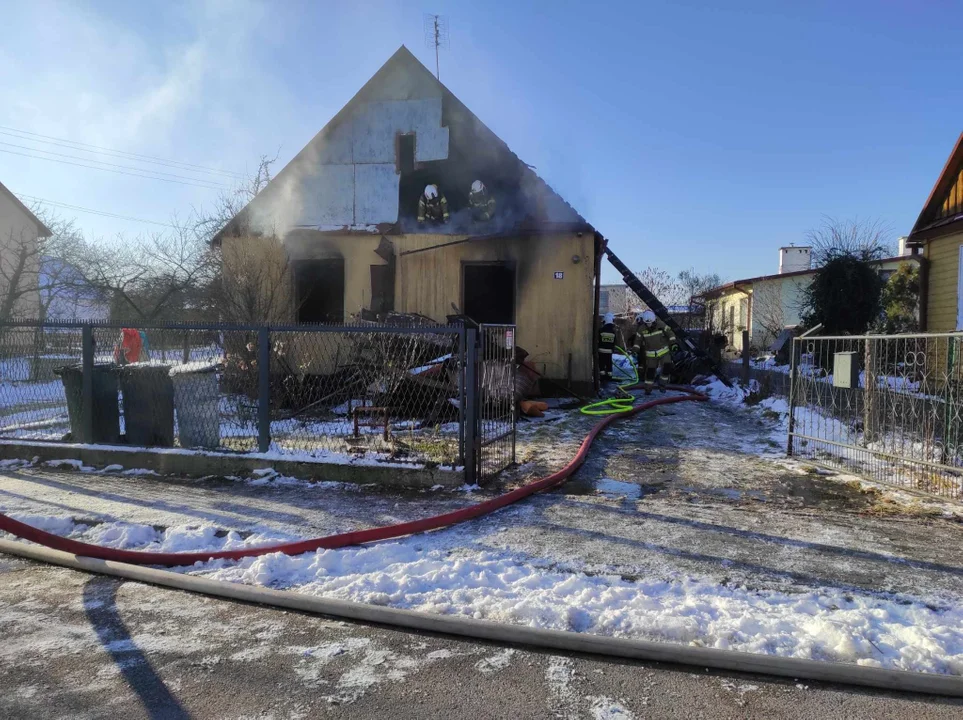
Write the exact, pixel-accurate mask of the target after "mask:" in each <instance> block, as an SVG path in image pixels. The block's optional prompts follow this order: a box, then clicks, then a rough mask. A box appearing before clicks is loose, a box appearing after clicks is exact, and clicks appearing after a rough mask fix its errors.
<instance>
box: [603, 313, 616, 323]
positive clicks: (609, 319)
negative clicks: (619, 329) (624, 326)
mask: <svg viewBox="0 0 963 720" xmlns="http://www.w3.org/2000/svg"><path fill="white" fill-rule="evenodd" d="M602 322H603V323H604V324H606V325H608V324H609V323H614V322H615V314H614V313H605V315H603V316H602Z"/></svg>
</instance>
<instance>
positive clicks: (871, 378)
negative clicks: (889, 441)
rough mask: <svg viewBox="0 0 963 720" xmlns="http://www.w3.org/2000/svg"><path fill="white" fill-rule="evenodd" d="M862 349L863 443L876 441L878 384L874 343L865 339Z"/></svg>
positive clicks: (869, 339) (870, 339)
mask: <svg viewBox="0 0 963 720" xmlns="http://www.w3.org/2000/svg"><path fill="white" fill-rule="evenodd" d="M864 342H865V343H866V347H865V348H864V349H863V355H864V359H863V367H864V370H863V442H865V443H871V442H873V441H875V440H876V394H877V392H878V390H879V382H878V381H877V379H876V343H874V342H873V340H872V338H869V337H867V338H866V339H865V341H864Z"/></svg>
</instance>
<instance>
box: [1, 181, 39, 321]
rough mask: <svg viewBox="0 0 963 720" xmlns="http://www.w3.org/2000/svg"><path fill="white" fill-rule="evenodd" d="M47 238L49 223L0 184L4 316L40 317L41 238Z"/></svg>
mask: <svg viewBox="0 0 963 720" xmlns="http://www.w3.org/2000/svg"><path fill="white" fill-rule="evenodd" d="M45 237H50V230H49V229H48V228H47V226H46V225H44V224H43V223H42V222H41V221H40V220H39V219H38V218H37V216H36V215H34V214H33V213H32V212H30V209H29V208H28V207H27V206H26V205H24V204H23V203H22V202H20V200H19V198H17V196H16V195H14V194H13V193H12V192H10V191H9V190H8V189H7V188H6V187H5V186H4V185H3V183H0V319H3V318H8V319H9V318H11V317H22V318H35V317H37V314H38V311H39V307H40V293H39V290H38V287H39V284H38V276H39V270H40V246H39V239H40V238H45Z"/></svg>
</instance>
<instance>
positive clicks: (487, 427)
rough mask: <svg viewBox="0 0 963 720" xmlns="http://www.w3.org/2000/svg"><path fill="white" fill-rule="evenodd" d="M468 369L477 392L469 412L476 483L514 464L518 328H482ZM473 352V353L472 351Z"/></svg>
mask: <svg viewBox="0 0 963 720" xmlns="http://www.w3.org/2000/svg"><path fill="white" fill-rule="evenodd" d="M476 337H477V343H476V347H475V348H474V349H472V348H469V354H470V355H473V356H474V357H470V358H469V362H468V365H469V368H471V367H474V369H475V373H473V374H474V378H472V379H471V380H470V381H469V383H468V386H469V388H470V389H473V390H474V392H472V393H470V395H472V398H471V400H470V405H474V407H473V408H471V407H470V408H469V409H468V411H467V412H466V418H468V420H467V422H468V423H469V424H471V418H475V419H476V422H475V423H474V428H473V429H474V430H475V432H474V443H473V445H474V447H473V448H472V449H473V451H474V452H472V453H471V455H472V456H473V457H470V458H466V464H467V463H471V465H472V466H473V467H472V468H471V469H473V470H474V478H470V480H473V481H475V482H481V481H483V480H487V479H488V478H491V477H493V476H495V475H497V474H498V473H500V472H501V471H502V470H504V469H505V468H507V467H508V466H509V465H511V464H513V463H514V462H515V424H516V423H515V421H516V407H517V402H516V396H515V326H514V325H480V326H479V329H478V334H477V336H476ZM472 350H474V352H472Z"/></svg>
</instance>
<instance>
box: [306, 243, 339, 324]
mask: <svg viewBox="0 0 963 720" xmlns="http://www.w3.org/2000/svg"><path fill="white" fill-rule="evenodd" d="M294 283H295V288H296V292H297V302H298V322H300V323H329V324H330V323H343V322H344V259H343V258H329V259H325V260H299V261H298V262H296V263H294Z"/></svg>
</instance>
